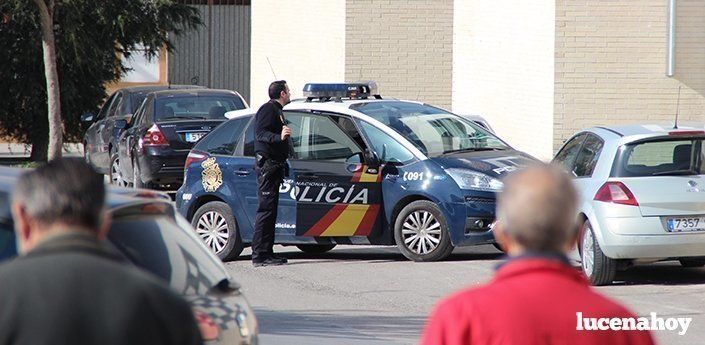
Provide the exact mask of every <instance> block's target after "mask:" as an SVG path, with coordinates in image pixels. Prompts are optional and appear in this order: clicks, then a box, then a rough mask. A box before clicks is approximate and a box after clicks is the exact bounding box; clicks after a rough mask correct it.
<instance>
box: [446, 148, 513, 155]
mask: <svg viewBox="0 0 705 345" xmlns="http://www.w3.org/2000/svg"><path fill="white" fill-rule="evenodd" d="M501 150H504V149H500V148H497V147H466V148H463V149H454V150H445V151H443V154H446V153H454V152H470V151H473V152H474V151H501Z"/></svg>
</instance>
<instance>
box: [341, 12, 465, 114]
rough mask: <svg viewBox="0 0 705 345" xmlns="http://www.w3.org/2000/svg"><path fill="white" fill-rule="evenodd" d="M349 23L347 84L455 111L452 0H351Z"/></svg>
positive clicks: (347, 16)
mask: <svg viewBox="0 0 705 345" xmlns="http://www.w3.org/2000/svg"><path fill="white" fill-rule="evenodd" d="M345 22H346V36H345V60H346V65H345V80H346V81H356V80H376V81H377V82H378V83H379V85H380V92H381V93H382V95H386V96H391V97H399V98H405V99H419V100H423V101H424V102H427V103H430V104H433V105H436V106H439V107H443V108H450V105H451V78H452V69H453V66H452V57H453V56H452V54H453V42H452V37H453V1H452V0H435V1H432V0H387V1H380V0H349V1H347V8H346V20H345Z"/></svg>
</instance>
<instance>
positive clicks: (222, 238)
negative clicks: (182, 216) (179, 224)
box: [196, 211, 230, 254]
mask: <svg viewBox="0 0 705 345" xmlns="http://www.w3.org/2000/svg"><path fill="white" fill-rule="evenodd" d="M196 233H197V234H198V236H200V237H201V239H203V242H205V243H206V245H207V246H208V247H210V248H211V250H212V251H213V252H214V253H216V254H218V253H220V252H221V251H222V250H223V248H225V245H226V244H227V243H228V238H229V237H230V233H229V232H228V222H227V221H226V220H225V217H223V215H221V214H220V213H218V212H215V211H208V212H206V213H204V214H203V215H202V216H201V218H199V219H198V224H197V226H196Z"/></svg>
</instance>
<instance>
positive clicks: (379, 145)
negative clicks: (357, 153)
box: [360, 121, 414, 163]
mask: <svg viewBox="0 0 705 345" xmlns="http://www.w3.org/2000/svg"><path fill="white" fill-rule="evenodd" d="M360 127H361V128H362V131H363V132H365V134H366V135H367V139H368V142H369V143H370V144H371V145H372V147H373V148H374V150H375V153H377V156H378V157H379V159H380V160H382V161H383V162H391V163H406V162H408V161H410V160H412V159H413V158H414V155H413V154H412V153H411V152H409V150H407V149H406V148H405V147H404V146H402V145H401V144H400V143H399V142H398V141H396V140H394V138H392V137H390V136H389V135H388V134H387V133H384V132H383V131H382V130H380V129H379V128H377V127H375V126H373V125H371V124H369V123H367V122H364V121H360Z"/></svg>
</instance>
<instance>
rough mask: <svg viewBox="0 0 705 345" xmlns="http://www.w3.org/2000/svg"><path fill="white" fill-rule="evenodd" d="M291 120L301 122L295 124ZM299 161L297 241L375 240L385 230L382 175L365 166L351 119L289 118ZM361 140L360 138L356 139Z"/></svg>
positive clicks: (294, 161) (296, 164) (296, 165)
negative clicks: (321, 238)
mask: <svg viewBox="0 0 705 345" xmlns="http://www.w3.org/2000/svg"><path fill="white" fill-rule="evenodd" d="M292 117H298V119H296V120H295V121H291V120H292ZM287 120H289V121H291V122H292V123H296V124H297V126H292V139H293V145H294V151H295V153H296V157H295V159H291V160H290V162H291V165H292V168H293V170H294V172H295V181H296V182H295V188H294V193H295V195H296V235H297V236H338V237H340V236H342V237H347V236H372V235H376V234H378V233H379V232H378V229H379V228H380V225H379V224H380V221H379V218H380V217H379V212H380V206H381V205H380V203H381V190H380V174H379V173H378V172H377V171H376V170H374V169H367V167H366V166H365V165H364V164H362V157H363V155H362V152H363V147H364V143H363V142H362V138H361V137H360V136H359V133H358V132H357V130H356V129H355V125H354V123H353V122H352V120H351V119H349V118H347V117H342V116H333V115H327V114H312V113H289V115H287ZM356 135H357V136H356Z"/></svg>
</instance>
